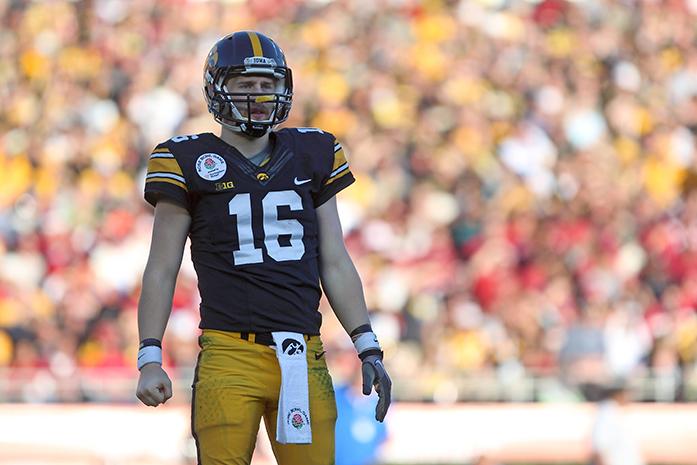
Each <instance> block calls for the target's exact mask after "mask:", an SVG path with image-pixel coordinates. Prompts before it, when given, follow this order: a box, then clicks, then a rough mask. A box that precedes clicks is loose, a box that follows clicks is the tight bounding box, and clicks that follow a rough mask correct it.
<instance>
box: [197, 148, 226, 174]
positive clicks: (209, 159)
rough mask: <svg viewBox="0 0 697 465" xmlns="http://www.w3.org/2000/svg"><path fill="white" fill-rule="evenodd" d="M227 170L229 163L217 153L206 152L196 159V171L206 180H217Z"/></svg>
mask: <svg viewBox="0 0 697 465" xmlns="http://www.w3.org/2000/svg"><path fill="white" fill-rule="evenodd" d="M226 171H227V163H225V159H223V157H221V156H220V155H218V154H217V153H204V154H203V155H201V156H200V157H198V160H196V172H197V173H198V175H199V176H201V177H202V178H203V179H205V180H206V181H217V180H218V179H220V178H222V177H223V176H225V172H226Z"/></svg>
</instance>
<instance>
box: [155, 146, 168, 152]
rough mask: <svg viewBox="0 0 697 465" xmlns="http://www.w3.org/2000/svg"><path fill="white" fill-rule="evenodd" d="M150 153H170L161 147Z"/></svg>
mask: <svg viewBox="0 0 697 465" xmlns="http://www.w3.org/2000/svg"><path fill="white" fill-rule="evenodd" d="M152 153H170V151H169V149H168V148H165V147H162V148H159V149H155V150H153V151H152Z"/></svg>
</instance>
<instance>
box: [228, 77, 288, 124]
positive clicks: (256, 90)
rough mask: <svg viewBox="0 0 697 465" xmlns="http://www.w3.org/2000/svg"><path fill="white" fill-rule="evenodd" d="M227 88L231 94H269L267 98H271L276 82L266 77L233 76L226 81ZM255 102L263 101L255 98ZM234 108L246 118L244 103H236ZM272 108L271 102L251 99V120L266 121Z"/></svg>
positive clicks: (245, 105)
mask: <svg viewBox="0 0 697 465" xmlns="http://www.w3.org/2000/svg"><path fill="white" fill-rule="evenodd" d="M227 88H228V91H229V92H232V93H239V94H269V96H272V95H273V93H274V92H276V80H275V79H274V78H271V77H268V76H234V77H231V78H230V79H229V80H228V81H227ZM257 100H263V98H261V99H260V98H259V97H257ZM235 106H236V107H237V109H238V110H239V112H240V113H241V114H242V116H244V117H247V116H248V114H247V104H246V102H245V103H242V102H240V103H236V104H235ZM273 108H274V104H273V102H263V101H262V102H255V101H254V98H252V103H251V104H250V110H251V116H252V119H253V120H256V121H264V120H268V119H269V118H270V117H271V113H272V112H273Z"/></svg>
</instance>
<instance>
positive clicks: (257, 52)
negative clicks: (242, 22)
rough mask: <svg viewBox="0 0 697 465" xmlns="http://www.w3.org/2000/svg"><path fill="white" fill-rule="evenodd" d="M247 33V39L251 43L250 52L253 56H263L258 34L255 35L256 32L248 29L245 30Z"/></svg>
mask: <svg viewBox="0 0 697 465" xmlns="http://www.w3.org/2000/svg"><path fill="white" fill-rule="evenodd" d="M247 35H249V41H250V42H251V43H252V53H253V54H254V56H255V57H263V56H264V50H263V49H262V47H261V41H260V40H259V36H258V35H257V33H256V32H253V31H249V32H247Z"/></svg>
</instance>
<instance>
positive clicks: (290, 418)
mask: <svg viewBox="0 0 697 465" xmlns="http://www.w3.org/2000/svg"><path fill="white" fill-rule="evenodd" d="M286 421H287V422H288V424H289V425H290V426H292V427H293V428H295V429H302V428H303V427H304V426H305V425H309V424H310V419H309V418H308V417H307V412H306V411H305V410H303V409H300V408H297V407H296V408H292V409H290V410H289V411H288V415H286Z"/></svg>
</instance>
